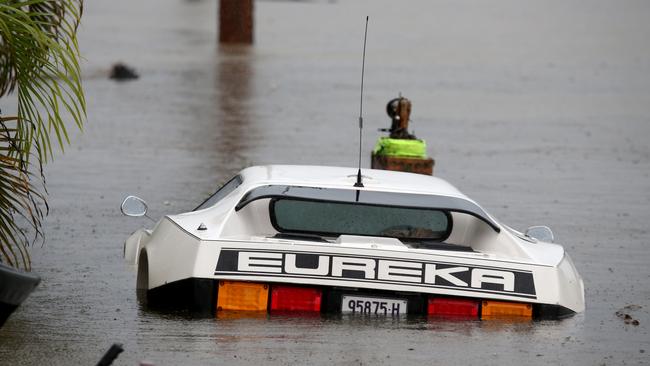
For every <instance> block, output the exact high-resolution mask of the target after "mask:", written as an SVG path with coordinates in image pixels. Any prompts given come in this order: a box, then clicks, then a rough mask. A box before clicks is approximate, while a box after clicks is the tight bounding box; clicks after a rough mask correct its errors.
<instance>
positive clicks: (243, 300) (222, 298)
mask: <svg viewBox="0 0 650 366" xmlns="http://www.w3.org/2000/svg"><path fill="white" fill-rule="evenodd" d="M268 300H269V285H266V284H262V283H253V282H238V281H219V291H218V294H217V311H266V307H267V304H268Z"/></svg>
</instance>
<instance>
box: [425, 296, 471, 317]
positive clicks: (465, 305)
mask: <svg viewBox="0 0 650 366" xmlns="http://www.w3.org/2000/svg"><path fill="white" fill-rule="evenodd" d="M478 307H479V302H478V301H476V300H469V299H456V298H448V297H432V298H429V307H428V314H429V315H433V316H443V317H468V318H469V317H472V318H477V319H478Z"/></svg>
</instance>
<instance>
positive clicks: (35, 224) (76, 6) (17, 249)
mask: <svg viewBox="0 0 650 366" xmlns="http://www.w3.org/2000/svg"><path fill="white" fill-rule="evenodd" d="M82 9H83V3H82V0H31V1H19V0H0V97H3V96H5V95H7V94H9V93H12V92H15V93H16V95H17V100H18V105H17V116H14V117H5V118H0V261H2V262H6V263H7V264H9V265H12V266H14V267H19V268H24V269H27V270H29V268H30V261H29V254H28V252H27V246H28V245H29V244H30V243H31V242H33V240H35V239H37V238H38V237H39V236H42V227H41V220H42V218H43V210H42V209H41V207H44V208H45V210H46V212H47V202H46V201H45V196H44V194H45V187H44V185H42V182H43V181H44V180H43V179H42V178H43V176H42V169H41V162H45V161H47V160H48V159H51V158H52V157H53V151H54V148H55V147H58V148H60V149H61V150H63V148H64V147H65V145H67V144H69V138H68V131H67V128H66V122H67V121H72V122H74V124H75V125H76V126H77V127H78V128H82V126H83V121H84V119H85V116H86V104H85V99H84V95H83V90H82V87H81V71H80V68H79V48H78V45H77V39H76V32H77V27H78V25H79V21H80V19H81V14H82ZM34 172H36V174H34ZM35 182H37V183H35ZM38 183H40V184H38ZM41 192H43V193H41ZM27 233H29V237H32V238H33V239H31V240H30V239H29V237H28V234H27Z"/></svg>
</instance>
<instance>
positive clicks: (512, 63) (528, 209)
mask: <svg viewBox="0 0 650 366" xmlns="http://www.w3.org/2000/svg"><path fill="white" fill-rule="evenodd" d="M216 7H217V5H216V1H207V0H193V1H190V0H140V1H126V0H119V1H117V0H112V1H99V0H92V1H87V2H86V4H85V15H84V21H83V26H82V28H81V30H80V32H81V33H80V46H81V50H82V53H83V55H84V58H85V61H84V63H83V71H84V75H85V88H86V93H87V101H88V123H87V125H86V128H85V131H84V132H83V133H81V134H74V135H75V136H73V143H72V146H70V147H69V148H68V149H67V150H66V152H65V154H64V155H59V156H57V158H56V160H55V161H54V163H52V164H50V165H49V166H48V167H47V171H46V173H47V181H48V190H49V193H50V195H49V199H50V201H49V202H50V207H51V212H50V215H49V217H48V218H47V221H46V224H45V229H46V233H47V242H46V244H45V245H44V246H42V247H41V246H40V245H37V246H35V247H33V248H32V255H33V267H34V270H35V272H37V273H39V274H40V275H41V276H42V277H43V282H42V283H41V285H40V286H39V287H38V289H37V290H36V291H35V293H34V294H33V295H32V296H31V297H30V298H29V300H28V301H27V303H25V304H24V305H23V306H22V307H21V308H20V309H19V310H18V311H17V312H16V313H15V314H14V315H13V316H12V318H10V319H9V321H8V322H7V323H6V324H5V326H4V328H2V329H1V330H0V364H2V365H40V364H48V365H73V364H76V365H92V364H95V363H96V362H97V361H98V360H99V358H100V357H101V355H102V354H103V352H104V351H105V350H106V349H108V348H109V346H110V345H111V344H112V343H114V342H119V343H123V344H124V348H125V352H124V353H123V354H121V355H120V357H119V358H118V360H117V361H116V363H115V365H136V364H137V363H138V362H139V361H141V360H144V359H147V360H151V361H153V362H155V364H156V365H158V366H160V365H224V364H228V365H231V364H232V365H238V364H241V365H253V364H306V363H309V364H327V365H330V364H335V365H378V364H386V365H390V364H433V363H435V364H447V365H451V364H467V365H472V364H473V365H496V364H499V365H519V364H521V363H526V364H530V365H546V364H562V365H602V364H606V365H621V364H627V365H636V364H648V363H650V358H649V357H648V354H649V353H650V337H649V336H648V329H649V328H650V284H649V281H650V269H649V268H650V266H648V263H649V262H650V251H649V250H648V246H649V245H650V227H649V226H650V225H649V218H650V143H648V139H649V138H650V47H649V46H648V39H649V37H650V22H648V19H650V3H648V2H647V1H642V0H640V1H627V0H623V1H618V0H617V1H614V0H611V1H603V0H594V1H590V2H584V1H577V0H568V1H567V0H562V1H559V0H558V1H555V0H553V1H537V0H531V1H519V0H510V1H508V0H494V1H480V0H467V1H447V0H436V1H430V0H426V1H425V0H422V1H409V2H398V1H385V0H381V1H370V0H366V1H361V0H359V1H355V0H350V1H342V0H341V1H334V0H332V1H257V2H256V3H255V7H256V9H255V16H256V29H255V31H256V43H255V45H254V46H252V47H218V46H217V44H216V42H215V40H216V14H217V9H216ZM365 15H369V16H370V25H369V30H368V46H367V47H368V48H367V64H366V79H365V86H366V89H365V100H364V102H365V103H364V111H365V113H364V114H365V116H364V117H365V122H366V129H365V131H364V142H363V155H364V161H363V166H364V167H368V166H369V158H368V155H369V152H370V150H371V148H372V146H373V144H374V141H375V140H376V138H377V137H378V136H379V135H380V134H381V133H379V132H378V131H377V129H378V128H382V127H388V125H389V120H388V118H387V117H386V116H385V113H384V106H385V103H386V102H387V101H388V100H389V99H391V98H393V97H395V96H397V95H398V93H400V92H401V93H402V94H403V95H404V96H406V97H408V98H410V99H411V100H412V102H413V114H412V118H413V120H414V122H413V124H412V127H413V129H414V130H415V133H416V134H417V135H418V136H419V137H421V138H424V139H426V140H427V143H428V145H429V152H430V154H431V155H432V156H433V157H434V158H435V159H436V167H435V174H436V175H438V176H440V177H443V178H445V179H447V180H449V181H450V182H452V183H453V184H455V185H456V186H458V187H459V188H460V189H461V190H462V191H464V192H465V193H466V194H468V195H469V196H470V197H472V198H474V199H476V200H477V201H478V202H480V203H481V204H482V205H483V206H484V207H485V208H486V209H487V210H488V211H490V212H491V213H492V214H494V215H495V216H496V217H498V218H499V219H500V220H502V221H503V222H505V223H507V224H508V225H510V226H512V227H514V228H517V229H525V228H526V227H527V226H530V225H534V224H546V225H549V226H551V227H552V228H553V230H554V231H555V234H556V238H557V241H558V242H560V243H563V244H565V246H566V248H567V249H568V251H569V253H570V254H571V256H572V257H573V259H574V262H575V264H576V266H577V267H578V270H579V271H580V273H581V274H582V276H583V277H584V281H585V285H586V300H587V310H586V311H585V312H584V313H582V314H579V315H577V316H575V317H573V318H570V319H566V320H562V321H544V322H535V323H514V324H512V323H496V322H488V321H484V322H478V321H477V322H472V321H454V322H448V321H427V320H422V319H419V320H418V319H401V320H392V319H375V318H371V319H358V318H345V317H344V318H333V319H321V318H304V317H297V318H281V317H280V318H275V317H272V318H269V319H267V318H261V319H260V318H253V319H192V318H190V317H188V316H185V315H183V314H168V313H158V312H152V311H148V310H145V309H143V308H141V307H140V306H139V305H138V302H137V300H136V293H135V290H134V288H135V274H134V273H133V272H132V271H131V270H130V268H129V267H128V266H127V265H126V264H125V263H124V262H123V260H122V243H123V241H124V240H125V239H126V237H127V236H128V235H129V234H130V233H131V232H132V231H134V230H135V229H137V228H138V227H140V226H142V225H150V224H151V223H150V222H148V221H146V219H142V220H140V219H130V218H126V217H123V216H121V215H120V213H119V209H118V207H119V204H120V202H121V199H122V198H123V197H124V196H125V195H127V194H137V195H140V196H141V197H143V198H145V199H146V200H147V201H148V202H149V206H150V214H151V215H152V216H154V217H160V216H161V215H163V214H165V213H177V212H183V211H186V210H189V209H191V208H193V207H194V206H195V205H196V204H197V203H198V202H200V201H201V200H202V199H203V198H205V197H206V196H207V195H208V194H209V193H210V192H212V191H213V190H214V189H215V188H216V187H217V186H219V184H220V183H222V182H224V181H225V180H226V179H227V178H228V177H229V176H230V175H232V174H233V173H234V172H235V171H237V170H239V169H240V168H242V167H244V166H248V165H252V164H267V163H296V164H324V165H343V166H355V165H356V156H357V151H358V150H357V149H358V145H357V136H358V135H357V130H356V126H357V113H358V110H359V105H358V101H359V81H360V69H361V51H362V36H363V26H364V20H365ZM117 61H124V62H126V63H128V64H129V65H131V66H133V67H135V68H136V69H137V71H138V72H139V74H140V79H138V80H137V81H132V82H122V83H118V82H113V81H110V80H108V78H107V75H108V70H109V68H110V66H111V64H113V63H114V62H117ZM6 103H7V101H6V100H5V101H3V104H6ZM2 107H3V110H5V111H7V110H8V109H9V107H8V106H7V105H3V106H2ZM629 305H638V306H640V307H641V308H638V307H636V308H635V309H634V310H630V311H629V312H630V313H631V315H632V316H633V317H634V318H635V319H637V320H639V322H640V324H639V325H638V326H634V325H632V324H625V323H624V322H623V320H622V319H621V318H619V317H617V316H616V314H615V312H616V311H617V310H619V309H621V308H623V307H625V306H629Z"/></svg>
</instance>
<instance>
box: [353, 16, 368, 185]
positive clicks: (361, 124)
mask: <svg viewBox="0 0 650 366" xmlns="http://www.w3.org/2000/svg"><path fill="white" fill-rule="evenodd" d="M368 18H369V17H368V16H367V15H366V30H365V32H364V34H363V59H362V62H361V100H360V102H359V170H358V171H357V182H356V183H354V186H355V187H363V182H362V181H361V146H362V141H363V140H362V136H363V74H364V71H365V67H366V39H367V38H368Z"/></svg>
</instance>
